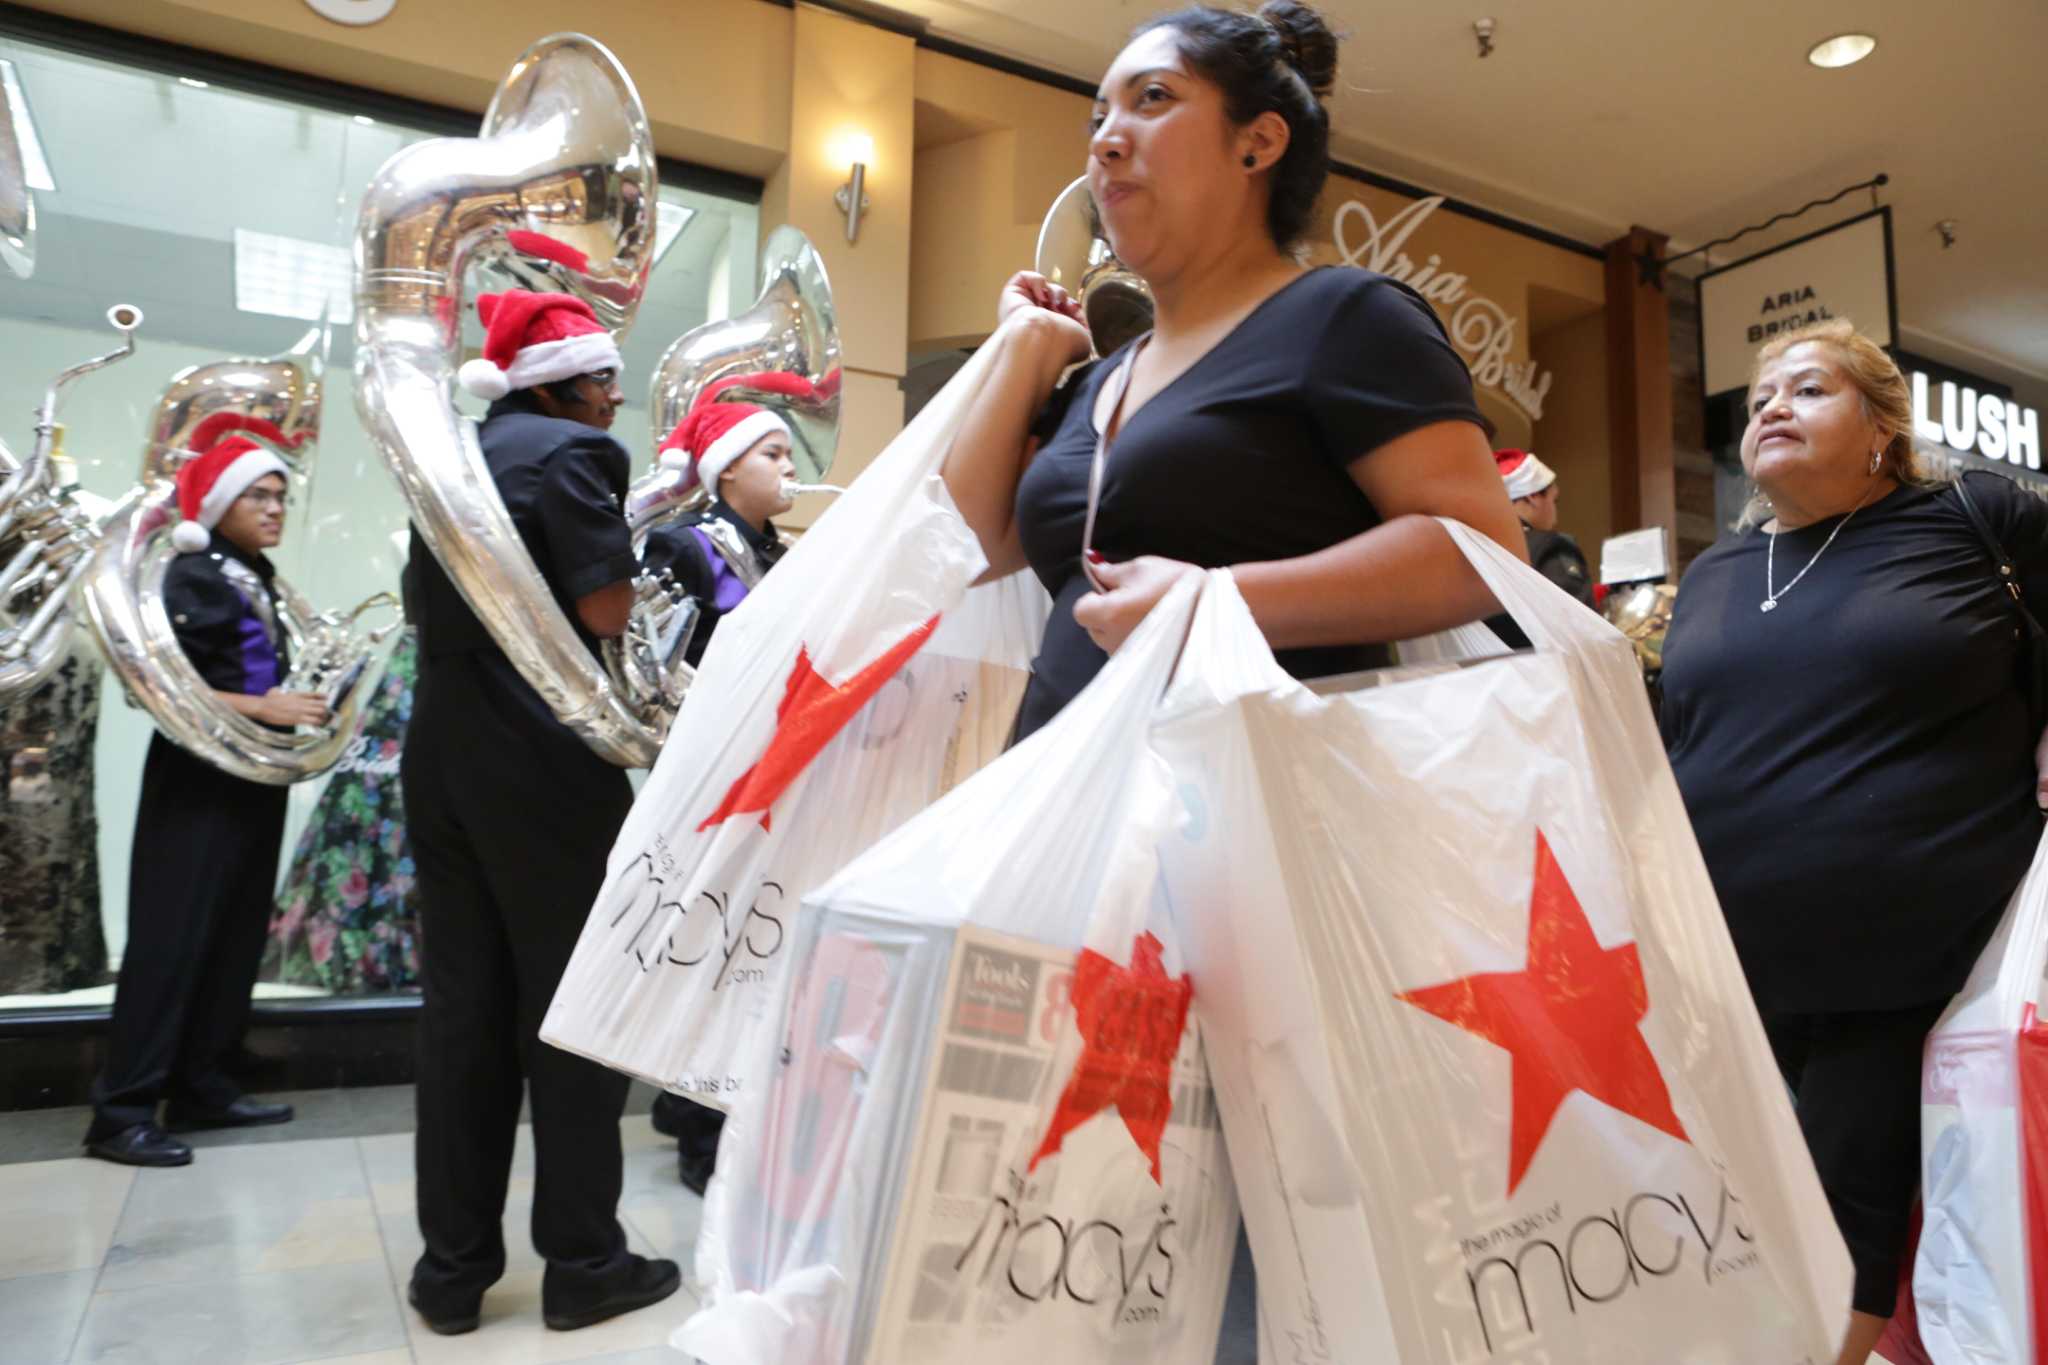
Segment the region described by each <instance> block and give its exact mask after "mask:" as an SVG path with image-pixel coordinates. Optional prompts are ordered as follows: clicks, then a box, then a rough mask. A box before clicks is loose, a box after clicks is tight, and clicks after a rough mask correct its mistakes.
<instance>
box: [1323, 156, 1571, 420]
mask: <svg viewBox="0 0 2048 1365" xmlns="http://www.w3.org/2000/svg"><path fill="white" fill-rule="evenodd" d="M1443 202H1444V197H1443V196H1442V195H1440V194H1433V195H1431V196H1430V197H1429V198H1427V199H1418V200H1416V201H1415V202H1414V203H1412V204H1410V205H1408V206H1407V207H1406V208H1404V209H1402V210H1401V211H1400V212H1399V213H1397V214H1395V215H1394V216H1393V217H1391V218H1389V219H1387V221H1386V222H1385V223H1381V222H1380V221H1379V220H1378V219H1376V218H1374V217H1373V216H1372V210H1371V209H1369V208H1367V207H1366V206H1365V205H1364V204H1361V203H1360V202H1358V201H1357V200H1356V199H1352V200H1347V201H1346V202H1345V203H1344V205H1343V206H1342V207H1341V208H1339V209H1338V210H1337V215H1336V218H1335V219H1334V221H1332V223H1331V224H1330V238H1331V243H1332V245H1334V246H1335V247H1336V249H1337V254H1338V255H1339V256H1341V257H1342V258H1343V262H1344V264H1345V265H1356V266H1363V267H1364V268H1365V269H1367V270H1372V271H1377V272H1378V273H1380V274H1382V275H1385V276H1387V277H1388V278H1389V279H1395V280H1399V281H1401V283H1403V284H1405V285H1407V286H1408V287H1409V288H1410V289H1413V290H1414V291H1415V292H1416V293H1418V294H1420V295H1422V297H1424V298H1425V299H1428V300H1429V301H1430V302H1431V303H1432V304H1434V305H1435V306H1436V309H1437V312H1438V313H1440V314H1442V316H1443V319H1444V329H1445V330H1446V331H1447V332H1449V333H1450V336H1451V344H1452V345H1454V346H1456V347H1457V348H1458V349H1459V350H1460V351H1463V352H1464V353H1465V357H1466V361H1467V363H1468V364H1469V365H1470V366H1471V367H1472V382H1473V383H1475V384H1478V385H1480V386H1481V387H1483V388H1489V389H1492V390H1493V391H1494V392H1496V393H1499V394H1501V395H1503V396H1504V397H1506V398H1507V400H1508V401H1509V402H1511V403H1513V404H1514V405H1515V406H1516V407H1517V408H1520V409H1521V410H1522V411H1523V412H1524V413H1525V414H1527V415H1528V418H1529V420H1530V421H1532V422H1534V421H1538V420H1540V419H1541V418H1542V416H1543V398H1544V395H1546V394H1548V393H1549V392H1550V381H1551V379H1552V378H1554V376H1552V375H1548V374H1545V373H1543V371H1542V370H1541V368H1539V367H1538V365H1537V364H1536V362H1535V361H1533V360H1523V361H1517V360H1513V359H1511V358H1510V357H1511V355H1512V353H1513V351H1514V349H1515V333H1516V332H1517V331H1518V330H1519V329H1520V327H1521V322H1522V320H1521V319H1520V318H1518V317H1516V316H1515V315H1514V314H1513V313H1510V312H1509V311H1508V310H1507V309H1505V308H1503V307H1501V306H1500V305H1499V304H1498V303H1495V302H1494V301H1493V300H1492V299H1490V298H1487V297H1486V296H1485V295H1484V294H1475V293H1473V292H1472V282H1471V280H1470V279H1468V278H1467V277H1466V276H1465V275H1464V274H1463V273H1461V272H1459V271H1456V270H1452V269H1449V268H1447V267H1446V266H1445V265H1444V263H1443V258H1442V257H1440V256H1438V255H1437V254H1436V253H1434V252H1432V253H1430V256H1429V259H1428V260H1426V261H1423V262H1422V263H1421V264H1419V265H1418V264H1417V263H1416V262H1415V260H1414V259H1413V258H1412V257H1410V256H1409V255H1408V254H1407V253H1406V252H1404V251H1402V250H1401V248H1402V247H1403V246H1405V245H1406V244H1407V242H1408V239H1409V238H1410V237H1412V236H1413V235H1414V234H1415V229H1417V228H1419V227H1421V226H1422V224H1423V221H1424V220H1425V219H1427V218H1428V217H1429V216H1430V215H1431V214H1432V213H1435V212H1436V211H1437V209H1438V208H1439V207H1440V206H1441V205H1442V204H1443ZM1353 234H1358V235H1359V236H1360V240H1359V241H1358V242H1357V243H1356V244H1355V245H1354V244H1353V241H1352V237H1353Z"/></svg>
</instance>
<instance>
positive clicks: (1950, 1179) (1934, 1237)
mask: <svg viewBox="0 0 2048 1365" xmlns="http://www.w3.org/2000/svg"><path fill="white" fill-rule="evenodd" d="M2044 972H2048V840H2044V841H2043V843H2042V846H2041V848H2040V849H2039V850H2038V851H2037V852H2036V853H2035V854H2034V865H2033V866H2032V867H2031V868H2030V869H2028V871H2027V875H2026V878H2025V879H2024V880H2023V881H2021V883H2020V889H2019V890H2018V891H2017V892H2016V893H2014V895H2013V898H2012V904H2010V905H2009V906H2007V907H2006V911H2005V918H2004V919H2003V920H2001V921H2000V922H1999V925H1998V931H1997V933H1995V934H1994V935H1992V938H1991V942H1990V943H1989V944H1988V945H1986V947H1985V949H1984V952H1983V954H1982V955H1981V956H1979V957H1978V959H1977V965H1976V967H1975V968H1974V969H1973V970H1972V971H1971V973H1970V979H1969V981H1968V982H1966V983H1965V984H1964V986H1963V989H1962V991H1961V992H1960V993H1959V994H1958V995H1957V996H1956V998H1955V1000H1954V1001H1953V1002H1952V1003H1951V1004H1950V1005H1949V1007H1948V1010H1947V1011H1946V1012H1945V1013H1944V1014H1943V1015H1942V1016H1941V1022H1940V1023H1938V1024H1936V1025H1935V1026H1934V1032H1933V1033H1932V1034H1931V1035H1930V1036H1929V1037H1928V1040H1927V1058H1926V1065H1925V1068H1924V1070H1923V1071H1922V1073H1921V1093H1920V1174H1921V1198H1922V1200H1923V1201H1924V1204H1925V1210H1926V1216H1925V1219H1924V1220H1923V1222H1922V1223H1921V1227H1920V1251H1919V1254H1918V1256H1917V1257H1915V1259H1914V1262H1913V1302H1914V1304H1915V1306H1916V1307H1917V1308H1918V1309H1919V1316H1920V1341H1921V1343H1922V1344H1923V1345H1924V1346H1925V1347H1926V1348H1927V1353H1928V1355H1929V1356H1931V1357H1933V1359H1934V1360H1935V1362H1936V1365H2035V1362H2038V1361H2044V1360H2048V1019H2044V1018H2043V1017H2042V1015H2043V1010H2044V1004H2043V1001H2044V995H2048V991H2044V982H2043V979H2042V978H2043V974H2044Z"/></svg>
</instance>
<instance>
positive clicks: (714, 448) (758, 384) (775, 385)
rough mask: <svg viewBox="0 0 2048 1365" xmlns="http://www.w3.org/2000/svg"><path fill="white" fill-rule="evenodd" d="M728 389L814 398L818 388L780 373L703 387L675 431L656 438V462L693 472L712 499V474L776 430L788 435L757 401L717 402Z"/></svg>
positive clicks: (741, 377)
mask: <svg viewBox="0 0 2048 1365" xmlns="http://www.w3.org/2000/svg"><path fill="white" fill-rule="evenodd" d="M734 388H747V389H753V390H755V391H756V392H760V393H772V394H780V395H784V396H787V397H790V398H803V399H816V398H817V397H818V396H819V390H818V386H817V385H815V384H813V383H811V381H810V380H808V379H805V378H804V377H803V376H802V375H800V374H790V373H788V372H787V371H781V370H768V371H764V372H762V373H760V374H735V375H727V376H726V377H725V378H723V379H720V380H718V381H716V382H715V383H712V384H710V385H707V386H706V387H705V389H704V392H702V393H700V394H698V395H697V401H696V402H695V403H693V404H691V406H690V415H689V416H687V417H685V418H684V419H683V420H682V421H680V422H678V423H676V425H675V430H673V431H671V432H669V434H668V435H667V437H665V438H664V439H663V440H662V443H661V463H662V464H663V465H664V466H666V467H668V468H670V469H691V470H694V471H695V472H696V475H697V482H698V483H700V484H702V485H703V486H704V487H705V488H706V489H707V490H708V491H709V492H710V493H711V494H712V496H714V497H716V496H717V494H718V476H719V475H721V474H723V473H724V472H725V471H726V470H727V469H728V468H730V467H731V465H732V462H733V461H734V460H737V459H738V458H739V457H740V456H742V455H744V454H746V453H747V452H748V451H749V450H752V449H753V448H754V445H755V443H756V442H758V441H759V440H760V439H761V438H762V437H764V436H769V435H773V434H774V433H776V432H781V433H782V434H783V435H784V436H790V435H791V432H790V429H789V423H787V422H785V421H783V420H782V418H781V416H780V415H779V414H777V413H775V412H772V411H770V410H769V409H767V408H764V407H762V406H761V405H760V404H759V403H748V402H744V401H741V400H739V399H728V400H726V401H724V402H720V401H719V395H720V394H723V393H725V392H726V391H727V390H729V389H734Z"/></svg>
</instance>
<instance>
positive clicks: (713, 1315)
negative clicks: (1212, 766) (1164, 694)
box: [675, 583, 1237, 1365]
mask: <svg viewBox="0 0 2048 1365" xmlns="http://www.w3.org/2000/svg"><path fill="white" fill-rule="evenodd" d="M1193 597H1194V585H1193V584H1192V583H1190V584H1189V585H1187V587H1186V588H1185V589H1184V590H1182V591H1180V593H1179V595H1178V597H1177V598H1172V597H1170V598H1169V599H1168V602H1167V603H1165V604H1162V606H1161V607H1160V608H1159V609H1158V610H1156V611H1155V612H1154V617H1156V618H1157V619H1156V620H1152V619H1148V621H1147V622H1146V624H1145V626H1144V627H1143V628H1142V629H1141V630H1140V632H1139V633H1138V634H1137V635H1134V636H1133V637H1132V639H1131V641H1130V642H1129V643H1127V644H1126V646H1125V648H1124V650H1123V651H1121V652H1119V654H1118V656H1117V658H1116V659H1115V660H1113V661H1112V662H1111V664H1110V666H1109V667H1107V668H1105V669H1104V670H1103V673H1102V675H1101V676H1100V677H1099V678H1098V679H1097V680H1096V682H1095V683H1094V684H1093V685H1092V686H1091V687H1090V688H1089V689H1088V690H1087V691H1086V692H1084V693H1083V694H1082V696H1081V697H1080V698H1079V699H1077V700H1076V701H1075V702H1074V703H1073V704H1072V705H1071V706H1069V707H1068V708H1067V710H1066V711H1065V712H1063V713H1062V714H1061V716H1060V717H1059V718H1058V719H1057V720H1056V721H1054V722H1053V723H1052V724H1051V725H1048V726H1047V727H1045V728H1044V729H1043V730H1041V731H1039V732H1038V733H1037V734H1036V735H1034V736H1032V737H1031V738H1030V739H1029V740H1027V741H1025V742H1024V743H1023V744H1020V745H1019V746H1018V747H1017V748H1016V749H1014V750H1012V751H1011V752H1009V753H1008V754H1006V755H1004V756H1003V757H1002V758H1000V759H998V760H997V761H996V762H995V763H993V764H991V765H990V766H989V767H988V768H986V769H984V770H983V771H982V772H980V773H979V774H977V775H976V776H975V777H973V778H971V779H969V780H968V781H967V782H966V783H964V784H963V785H961V786H960V787H958V788H957V789H955V790H954V791H953V792H952V793H950V794H949V795H948V796H946V797H945V798H943V799H941V800H940V801H939V802H937V803H935V804H934V805H933V806H932V807H931V808H930V809H928V810H927V811H925V812H923V813H922V814H921V815H919V816H917V817H915V818H914V819H912V820H911V821H909V822H908V823H906V824H905V825H904V826H902V827H901V828H900V829H898V830H897V831H896V832H895V833H894V834H892V835H890V836H888V837H886V838H885V839H883V840H882V841H880V842H879V843H878V844H877V845H876V846H875V847H874V848H872V849H870V850H869V851H868V852H867V853H865V854H863V855H862V856H861V857H860V858H858V859H856V860H854V861H853V862H852V863H850V864H848V866H847V867H846V868H845V869H843V870H842V871H841V872H839V873H838V874H837V875H836V876H834V877H833V878H832V879H831V881H830V882H828V883H827V884H826V885H824V886H822V887H820V888H819V889H818V890H817V891H815V892H814V893H813V894H812V895H811V897H810V898H809V899H808V900H807V902H806V905H805V914H804V916H803V918H802V920H801V922H800V924H799V927H798V930H797V942H796V945H795V964H796V965H795V984H794V985H793V987H792V991H791V995H790V999H789V1004H788V1009H787V1012H786V1014H785V1016H784V1026H783V1028H782V1029H781V1030H780V1032H779V1037H780V1039H781V1044H780V1047H779V1049H778V1054H779V1055H778V1057H777V1059H776V1061H775V1063H774V1064H773V1065H772V1066H771V1067H768V1068H766V1069H765V1070H766V1074H768V1075H770V1076H771V1080H770V1082H769V1084H768V1086H767V1088H766V1090H765V1092H764V1094H763V1096H762V1097H761V1099H760V1102H759V1103H756V1104H751V1105H747V1106H744V1107H742V1108H740V1109H737V1110H736V1111H734V1114H733V1117H732V1119H731V1121H730V1122H729V1123H728V1125H727V1128H726V1134H725V1141H724V1145H723V1147H722V1149H721V1158H720V1163H719V1171H718V1175H717V1177H716V1178H715V1179H714V1181H713V1183H712V1185H711V1188H710V1192H709V1196H708V1199H707V1202H706V1206H705V1215H704V1231H703V1234H702V1236H701V1238H700V1240H699V1243H698V1277H699V1280H700V1281H701V1282H702V1283H703V1284H704V1286H705V1293H706V1298H707V1304H706V1307H705V1308H704V1309H703V1311H701V1312H700V1313H698V1314H697V1315H696V1316H694V1317H693V1318H691V1319H690V1320H689V1321H688V1322H687V1323H685V1324H684V1326H683V1328H682V1329H681V1330H680V1331H679V1332H678V1333H677V1335H676V1338H675V1344H676V1345H677V1346H678V1347H679V1348H681V1349H682V1350H684V1351H686V1352H689V1353H691V1354H693V1355H695V1356H696V1357H698V1358H699V1359H700V1360H703V1361H706V1362H708V1363H709V1365H755V1362H763V1361H798V1360H801V1361H804V1362H806V1365H853V1363H854V1362H859V1363H861V1365H884V1362H886V1363H887V1365H942V1363H944V1365H950V1363H951V1362H957V1361H973V1362H975V1365H1043V1362H1044V1361H1045V1360H1047V1359H1048V1358H1051V1359H1056V1360H1058V1361H1060V1362H1061V1365H1121V1362H1125V1361H1132V1360H1144V1361H1147V1362H1155V1363H1156V1365H1211V1362H1212V1361H1213V1359H1214V1354H1215V1349H1216V1337H1217V1332H1218V1328H1219V1325H1220V1322H1221V1317H1222V1310H1223V1297H1224V1290H1225V1285H1226V1280H1227V1278H1228V1273H1229V1267H1230V1257H1231V1251H1232V1248H1233V1245H1234V1243H1235V1240H1236V1234H1237V1208H1236V1200H1235V1196H1234V1194H1233V1193H1232V1180H1231V1175H1230V1170H1229V1166H1228V1162H1227V1159H1226V1154H1225V1151H1224V1147H1223V1136H1222V1131H1221V1128H1220V1124H1219V1121H1218V1116H1217V1113H1216V1108H1215V1104H1214V1100H1213V1097H1212V1095H1211V1093H1210V1090H1209V1085H1208V1080H1207V1074H1208V1073H1207V1068H1206V1066H1205V1065H1204V1062H1203V1056H1202V1051H1201V1045H1200V1031H1199V1027H1198V1025H1197V1023H1196V1018H1195V1011H1196V1007H1197V1004H1198V1002H1197V999H1196V992H1195V986H1194V983H1193V981H1192V979H1191V978H1190V977H1189V975H1188V973H1187V971H1186V969H1185V967H1184V966H1183V965H1182V964H1181V963H1180V961H1179V957H1178V952H1177V949H1176V948H1175V946H1174V942H1175V938H1176V934H1175V930H1174V927H1173V925H1172V924H1171V923H1170V922H1169V921H1168V920H1167V919H1166V917H1165V915H1164V913H1163V902H1161V901H1160V900H1159V899H1158V898H1157V896H1156V893H1155V880H1156V879H1155V877H1154V876H1153V871H1154V868H1155V866H1156V864H1155V859H1154V853H1153V850H1154V847H1155V844H1156V834H1157V832H1158V829H1159V828H1160V827H1161V826H1160V824H1159V816H1160V814H1161V813H1162V812H1163V811H1164V809H1165V805H1164V803H1163V802H1160V801H1157V800H1156V799H1153V796H1152V795H1151V793H1152V792H1153V790H1154V789H1153V787H1152V785H1151V784H1149V783H1146V782H1144V781H1143V780H1142V778H1143V775H1144V773H1145V772H1146V770H1147V769H1146V765H1145V764H1144V763H1143V762H1142V761H1141V760H1142V758H1143V754H1142V751H1143V746H1144V733H1145V722H1146V719H1147V718H1148V716H1149V714H1150V712H1151V709H1152V707H1153V706H1154V705H1155V704H1156V701H1157V699H1158V696H1159V694H1160V691H1161V690H1162V688H1163V687H1164V685H1165V681H1166V678H1167V675H1168V673H1169V672H1170V670H1171V668H1172V663H1173V658H1174V655H1175V654H1176V653H1177V652H1178V646H1179V640H1180V637H1181V634H1183V633H1184V631H1185V627H1186V622H1187V620H1188V616H1189V612H1190V610H1191V608H1192V603H1193ZM1141 791H1143V792H1145V793H1147V795H1146V796H1145V798H1144V799H1142V800H1138V799H1134V798H1135V797H1136V794H1137V793H1139V792H1141Z"/></svg>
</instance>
